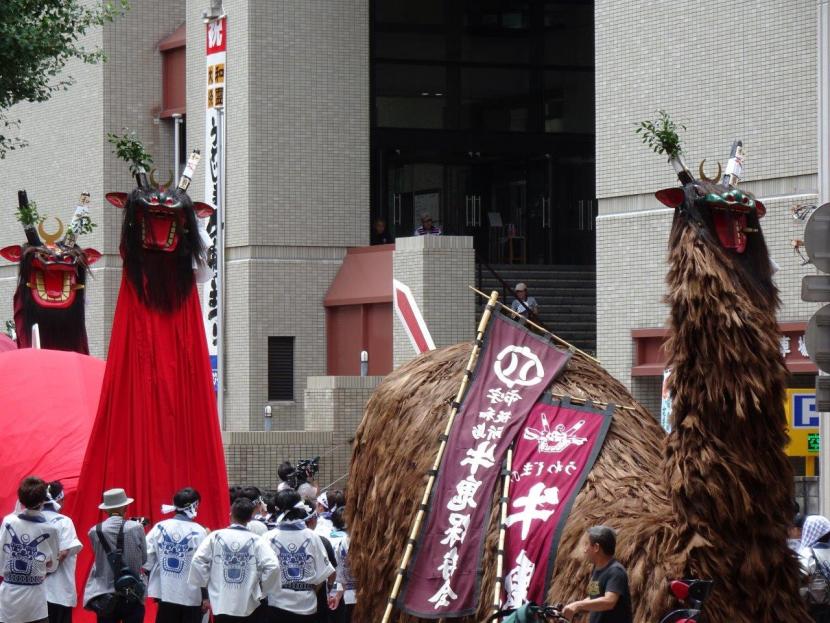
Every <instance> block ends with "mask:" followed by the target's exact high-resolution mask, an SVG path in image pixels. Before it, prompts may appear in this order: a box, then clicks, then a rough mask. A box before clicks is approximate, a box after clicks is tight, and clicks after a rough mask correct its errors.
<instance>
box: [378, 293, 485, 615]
mask: <svg viewBox="0 0 830 623" xmlns="http://www.w3.org/2000/svg"><path fill="white" fill-rule="evenodd" d="M498 299H499V293H498V292H497V291H496V290H493V292H492V293H491V294H490V296H489V298H488V301H487V307H485V308H484V313H483V314H482V315H481V320H480V321H479V323H478V329H477V330H476V339H475V342H473V350H472V352H471V353H470V359H469V360H468V361H467V368H466V369H465V372H464V378H463V379H461V387H459V388H458V393H457V394H456V396H455V401H454V402H453V406H452V407H451V408H450V413H449V416H448V417H447V425H446V426H445V427H444V434H443V435H442V436H441V443H440V444H439V445H438V454H437V455H436V456H435V461H434V462H433V464H432V470H431V471H430V473H429V478H428V479H427V484H426V487H424V495H423V496H422V497H421V504H420V506H419V507H418V513H417V514H416V515H415V521H413V522H412V528H411V529H410V531H409V539H408V540H407V543H406V549H405V550H404V552H403V557H402V558H401V564H400V565H399V566H398V573H397V575H396V576H395V584H394V585H393V586H392V592H391V594H390V595H389V601H388V603H387V604H386V611H385V612H384V613H383V619H382V623H389V622H390V621H391V620H392V611H393V610H394V608H395V601H396V600H397V599H398V595H399V594H400V592H401V587H402V586H403V578H404V575H405V574H406V570H407V568H408V567H409V562H410V559H411V558H412V553H413V551H414V549H415V547H414V545H413V543H415V539H417V538H418V534H419V533H420V532H421V524H422V523H423V521H424V517H425V515H426V511H425V510H424V509H426V508H427V504H429V498H430V496H431V495H432V487H433V486H434V485H435V479H436V476H437V474H438V468H439V467H441V459H442V458H443V457H444V450H446V447H447V439H448V438H449V436H450V432H451V431H452V425H453V422H454V421H455V416H456V415H458V406H457V405H460V404H461V401H462V400H464V395H465V394H466V393H467V388H468V386H469V384H470V379H471V378H472V376H473V370H474V369H475V366H476V362H477V361H478V356H479V354H480V353H481V343H482V340H483V339H484V332H485V330H486V329H487V325H488V324H489V322H490V317H491V316H492V315H493V310H494V309H496V304H497V303H498Z"/></svg>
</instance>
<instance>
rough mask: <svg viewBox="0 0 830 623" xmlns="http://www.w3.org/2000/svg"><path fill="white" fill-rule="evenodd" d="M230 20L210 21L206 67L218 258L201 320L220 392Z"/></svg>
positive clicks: (210, 222)
mask: <svg viewBox="0 0 830 623" xmlns="http://www.w3.org/2000/svg"><path fill="white" fill-rule="evenodd" d="M227 35H228V23H227V17H221V18H219V19H215V20H211V21H210V22H208V23H207V25H206V34H205V36H206V39H205V59H206V67H207V82H206V84H207V100H206V107H205V152H206V153H205V156H206V158H205V161H206V165H207V166H206V167H205V168H206V170H205V201H206V202H207V203H209V204H210V205H212V206H213V207H214V208H217V210H216V211H214V213H213V214H212V215H211V216H210V217H208V218H207V219H206V223H205V230H206V231H207V234H208V236H209V237H210V241H211V248H210V249H208V250H207V251H208V257H214V258H216V261H215V262H214V267H213V270H212V273H211V275H210V279H209V280H208V281H207V282H206V283H205V290H204V293H203V296H202V316H203V319H204V324H205V334H206V336H207V345H208V356H209V357H210V366H211V369H212V370H213V385H214V389H215V390H216V391H217V392H218V391H219V386H218V377H219V369H218V368H219V363H218V344H219V274H218V270H219V266H218V265H219V261H220V260H219V257H218V256H219V254H220V253H221V249H217V247H216V235H217V222H218V221H217V219H218V217H219V214H218V208H219V200H220V197H219V171H220V153H219V150H220V149H221V148H222V146H221V124H222V122H223V118H222V110H220V109H223V108H224V105H225V61H226V54H227V46H228V39H227Z"/></svg>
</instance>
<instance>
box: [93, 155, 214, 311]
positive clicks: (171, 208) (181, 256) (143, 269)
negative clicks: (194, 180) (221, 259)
mask: <svg viewBox="0 0 830 623" xmlns="http://www.w3.org/2000/svg"><path fill="white" fill-rule="evenodd" d="M198 161H199V152H198V151H194V152H193V154H192V155H191V158H190V161H189V162H188V166H187V168H186V169H185V172H184V174H183V175H182V179H181V180H180V181H179V184H178V186H176V187H169V184H170V181H168V182H167V183H166V184H160V183H158V182H157V181H156V179H155V175H154V172H152V171H151V173H150V175H149V181H148V175H147V174H146V172H145V171H143V169H141V168H139V169H138V170H137V171H136V173H135V179H136V182H137V187H136V188H135V189H134V190H133V191H132V192H131V193H129V194H128V193H123V192H113V193H107V195H106V198H107V201H109V202H110V203H111V204H112V205H114V206H115V207H117V208H122V209H123V210H124V224H123V226H122V229H121V245H120V249H121V255H122V257H123V258H124V270H125V271H126V274H127V277H128V278H129V280H130V282H131V283H132V286H133V288H134V289H135V291H136V294H137V296H138V298H139V299H140V300H142V301H143V302H144V303H145V304H146V305H148V306H150V307H154V308H157V309H161V310H166V311H169V310H172V309H175V308H177V307H178V306H179V304H180V303H181V302H182V301H183V300H184V298H185V297H186V296H187V295H188V294H189V292H190V290H191V288H192V287H193V284H194V278H193V269H194V267H195V266H197V265H198V263H199V262H204V261H205V257H204V254H205V245H204V244H203V242H202V238H201V236H200V232H199V225H198V222H197V220H196V219H197V218H205V217H209V216H210V215H212V214H213V211H214V210H213V208H212V207H210V206H209V205H207V204H206V203H201V202H198V201H192V200H191V199H190V197H189V196H188V195H187V192H186V190H187V186H188V184H189V182H190V177H191V176H192V175H193V170H194V169H195V167H196V164H197V163H198ZM171 179H172V178H171Z"/></svg>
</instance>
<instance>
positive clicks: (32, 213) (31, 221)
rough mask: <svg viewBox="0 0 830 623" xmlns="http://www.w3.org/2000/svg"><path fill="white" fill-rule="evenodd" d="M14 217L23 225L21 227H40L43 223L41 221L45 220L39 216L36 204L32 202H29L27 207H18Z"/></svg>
mask: <svg viewBox="0 0 830 623" xmlns="http://www.w3.org/2000/svg"><path fill="white" fill-rule="evenodd" d="M14 215H15V216H16V217H17V220H18V221H20V222H21V223H22V224H23V227H34V226H35V225H40V224H41V223H42V222H43V219H44V218H46V217H44V216H41V215H40V213H39V212H38V211H37V203H35V202H34V201H30V202H29V205H27V206H18V207H17V211H16V212H15V213H14Z"/></svg>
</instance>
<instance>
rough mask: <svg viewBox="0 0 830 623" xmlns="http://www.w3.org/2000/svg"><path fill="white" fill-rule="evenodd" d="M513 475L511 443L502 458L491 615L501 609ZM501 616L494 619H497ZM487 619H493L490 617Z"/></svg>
mask: <svg viewBox="0 0 830 623" xmlns="http://www.w3.org/2000/svg"><path fill="white" fill-rule="evenodd" d="M512 476H513V445H512V444H511V446H510V448H508V450H507V458H505V460H504V476H503V477H502V478H503V479H502V485H501V502H500V505H501V513H500V514H499V546H498V549H497V550H496V585H495V586H494V587H493V615H495V614H496V613H497V612H498V611H499V610H501V589H502V587H503V586H504V541H505V538H506V536H507V497H508V496H509V495H510V479H511V478H512ZM493 615H491V617H492V616H493ZM500 618H501V617H498V618H496V619H495V621H499V619H500ZM488 620H493V619H492V618H490V619H488Z"/></svg>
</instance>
